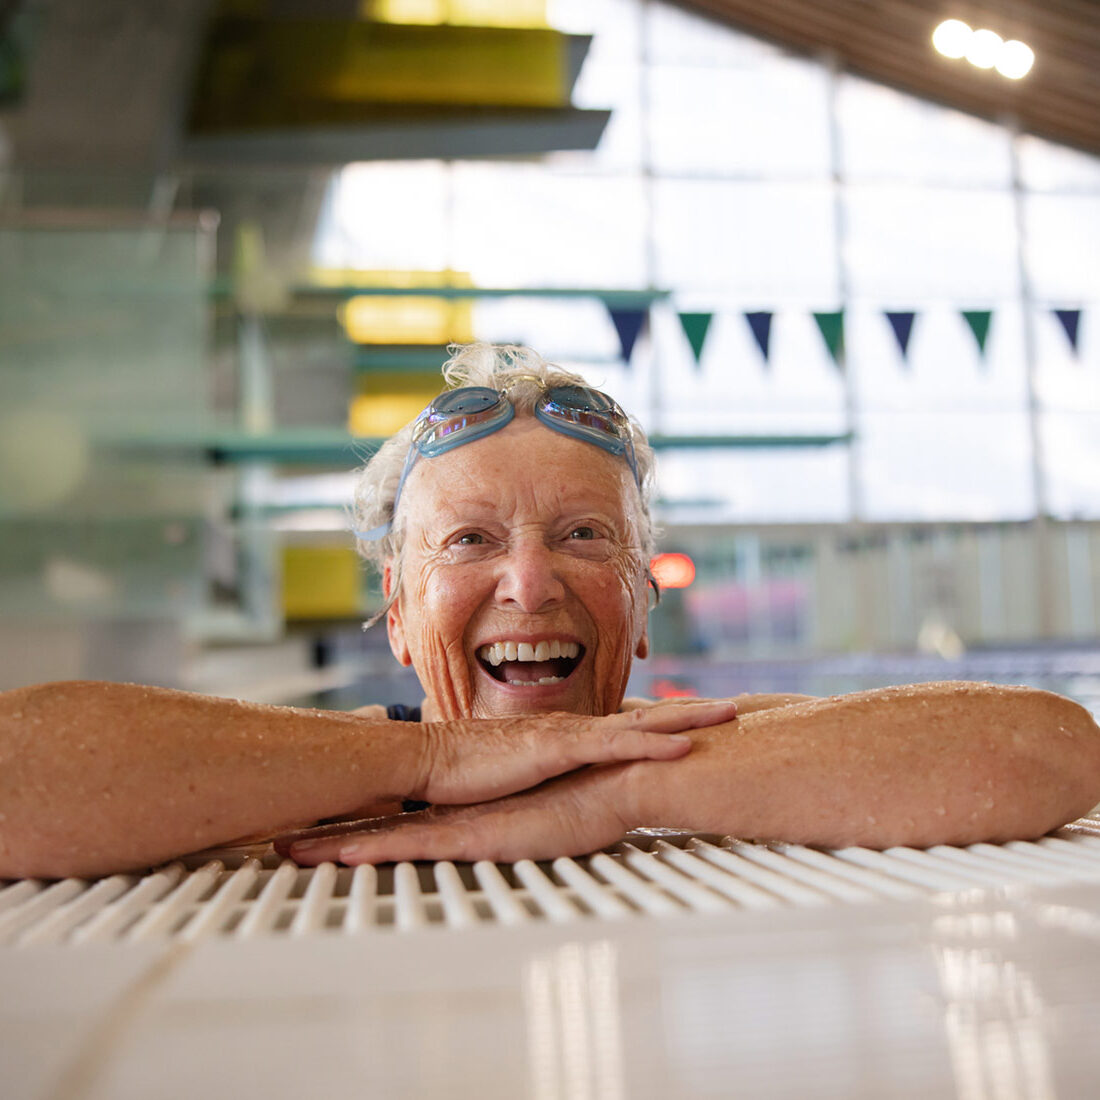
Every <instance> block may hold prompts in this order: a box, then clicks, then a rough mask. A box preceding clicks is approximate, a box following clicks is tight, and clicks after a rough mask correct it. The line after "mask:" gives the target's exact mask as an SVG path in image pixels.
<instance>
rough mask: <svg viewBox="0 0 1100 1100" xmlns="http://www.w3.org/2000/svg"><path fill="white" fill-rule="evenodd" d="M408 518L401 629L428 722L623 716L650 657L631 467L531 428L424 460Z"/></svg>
mask: <svg viewBox="0 0 1100 1100" xmlns="http://www.w3.org/2000/svg"><path fill="white" fill-rule="evenodd" d="M401 509H402V511H403V512H404V513H405V516H406V525H405V549H404V562H403V567H402V583H401V591H400V592H399V593H398V596H397V599H396V601H395V602H394V604H393V607H392V608H391V609H390V612H389V615H388V617H387V627H388V630H389V637H390V646H391V648H392V649H393V652H394V655H395V656H396V657H397V659H398V660H399V661H401V662H402V664H406V665H407V664H410V663H411V664H412V665H413V667H414V668H415V669H416V671H417V674H418V675H419V677H420V681H421V683H422V684H423V686H424V690H425V691H426V693H427V696H428V709H427V712H426V714H425V717H426V718H430V719H440V718H469V717H473V718H489V717H493V716H503V715H514V714H532V713H539V712H545V711H554V710H564V711H571V712H574V713H577V714H610V713H611V712H612V711H615V710H617V709H618V707H619V704H620V703H621V702H622V697H623V693H624V692H625V690H626V682H627V678H628V676H629V674H630V665H631V662H632V661H633V658H634V657H635V656H638V657H644V656H645V655H646V653H647V652H648V647H649V642H648V637H647V634H646V561H645V556H644V554H643V552H642V540H641V524H640V517H639V497H638V489H637V487H636V485H635V484H634V478H633V475H632V474H631V472H630V468H629V466H628V465H627V464H626V462H625V461H623V460H622V459H621V458H617V457H615V456H614V455H611V454H608V453H607V452H605V451H603V450H601V449H600V448H599V447H596V446H594V445H593V444H591V443H586V442H583V441H582V440H578V439H572V438H569V437H568V436H564V435H562V434H560V433H558V432H554V431H552V430H550V429H549V428H547V427H545V426H543V425H542V424H540V423H539V422H538V421H537V420H534V419H531V418H529V417H523V416H517V418H516V419H515V420H514V421H513V422H512V423H511V424H509V425H508V426H507V427H506V428H504V429H502V430H500V431H497V432H494V433H493V434H492V435H489V436H486V437H485V438H483V439H479V440H477V441H475V442H473V443H468V444H466V445H465V446H461V447H456V448H455V449H454V450H452V451H448V452H447V453H446V454H443V455H440V456H439V457H437V458H431V459H425V458H421V459H420V460H419V461H418V462H417V464H416V466H415V468H414V469H413V471H412V472H411V474H410V475H409V478H408V481H407V483H406V485H405V489H404V492H403V496H402V504H401ZM386 583H387V586H388V584H389V570H388V569H387V580H386Z"/></svg>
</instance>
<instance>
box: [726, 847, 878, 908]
mask: <svg viewBox="0 0 1100 1100" xmlns="http://www.w3.org/2000/svg"><path fill="white" fill-rule="evenodd" d="M731 850H736V852H737V854H738V855H740V856H743V857H744V858H745V859H747V860H751V861H752V862H753V863H756V864H758V865H759V866H761V867H766V868H768V869H769V870H771V871H774V872H775V873H776V874H778V875H782V876H783V877H784V878H787V879H790V880H791V881H792V882H797V883H799V884H800V885H802V886H805V887H806V888H807V889H808V890H810V891H812V892H813V893H814V894H815V895H816V894H823V895H825V897H827V898H833V899H834V900H836V901H849V902H863V901H870V900H871V899H872V898H873V897H874V895H873V894H871V893H869V892H868V891H867V890H865V889H864V888H863V887H862V886H854V885H852V883H850V882H848V881H846V880H845V879H843V878H838V877H837V876H836V875H827V874H824V873H822V872H821V871H819V870H818V869H817V868H816V867H810V866H807V865H806V864H803V863H799V862H798V861H797V860H793V859H791V858H790V856H788V855H787V854H786V853H785V852H781V851H778V850H776V849H774V848H772V847H770V846H767V845H764V844H744V843H741V844H738V845H737V846H736V849H734V848H733V846H732V845H731Z"/></svg>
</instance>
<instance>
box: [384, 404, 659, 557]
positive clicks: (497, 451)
mask: <svg viewBox="0 0 1100 1100" xmlns="http://www.w3.org/2000/svg"><path fill="white" fill-rule="evenodd" d="M403 509H404V510H405V512H406V516H407V517H408V521H409V522H410V523H412V524H415V525H416V526H417V527H424V526H426V525H431V524H433V523H434V521H435V520H437V519H441V518H444V517H447V518H450V517H453V516H454V515H455V514H456V512H461V511H466V512H468V511H470V510H471V509H474V510H477V511H478V512H481V513H486V514H489V513H493V512H496V513H499V514H500V516H501V518H505V517H508V516H513V517H515V518H517V519H519V518H524V519H525V520H526V521H535V520H545V521H552V520H553V519H554V518H556V517H557V516H559V515H564V514H572V513H574V512H578V513H580V512H585V511H595V512H598V513H599V514H600V515H603V516H606V517H608V518H611V519H615V520H616V521H617V523H618V524H619V525H620V526H622V527H623V529H624V530H623V534H624V535H630V536H631V537H632V539H636V538H637V537H638V531H639V527H638V525H639V522H640V520H641V498H640V496H639V493H638V489H637V486H636V484H635V482H634V476H633V474H632V472H631V470H630V467H629V465H628V464H627V463H626V461H625V460H624V459H623V458H621V457H619V456H616V455H612V454H609V453H608V452H606V451H604V450H602V449H601V448H600V447H597V446H595V445H594V444H592V443H588V442H586V441H584V440H580V439H575V438H572V437H570V436H567V435H563V434H561V433H560V432H555V431H553V430H552V429H550V428H548V427H546V426H545V425H544V424H541V423H540V422H539V421H538V420H536V419H534V417H533V416H529V415H527V414H525V413H522V412H518V413H517V414H516V418H515V420H513V421H512V422H511V423H510V424H509V425H508V426H507V427H505V428H502V429H501V430H500V431H497V432H494V433H493V434H492V435H488V436H485V437H483V438H481V439H477V440H474V441H473V442H471V443H466V444H463V445H462V446H461V447H455V448H454V449H453V450H451V451H447V452H446V453H444V454H441V455H438V456H437V457H435V458H422V459H421V460H420V461H418V462H417V463H416V465H415V466H414V468H413V470H412V471H411V473H410V474H409V478H408V481H407V482H406V485H405V490H404V500H403Z"/></svg>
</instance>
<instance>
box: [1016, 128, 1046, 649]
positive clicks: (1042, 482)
mask: <svg viewBox="0 0 1100 1100" xmlns="http://www.w3.org/2000/svg"><path fill="white" fill-rule="evenodd" d="M1008 131H1009V151H1010V156H1011V163H1012V209H1013V214H1014V216H1015V223H1016V225H1015V228H1016V264H1017V269H1018V272H1019V280H1020V310H1021V313H1022V315H1023V316H1022V324H1023V341H1024V371H1025V378H1026V385H1027V428H1028V440H1029V443H1030V450H1031V491H1032V497H1033V503H1034V509H1035V518H1034V520H1033V523H1032V530H1033V533H1034V539H1033V541H1034V547H1035V591H1036V600H1037V603H1038V622H1037V624H1036V625H1037V628H1038V633H1039V637H1041V638H1050V637H1052V636H1053V635H1054V633H1055V628H1054V624H1055V618H1056V615H1055V611H1056V609H1055V607H1054V574H1053V570H1054V562H1053V551H1052V547H1051V528H1050V501H1049V499H1048V495H1047V480H1046V476H1045V470H1044V467H1045V461H1044V460H1045V455H1044V452H1043V433H1042V422H1041V417H1042V407H1041V405H1040V402H1039V388H1038V382H1037V374H1038V350H1037V342H1036V336H1035V293H1034V289H1033V287H1032V285H1031V272H1030V268H1029V266H1028V259H1027V206H1026V201H1025V200H1026V195H1025V193H1024V184H1023V176H1022V174H1021V171H1020V131H1019V126H1018V124H1017V122H1016V120H1015V119H1010V120H1009V121H1008Z"/></svg>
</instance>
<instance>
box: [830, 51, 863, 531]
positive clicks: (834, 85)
mask: <svg viewBox="0 0 1100 1100" xmlns="http://www.w3.org/2000/svg"><path fill="white" fill-rule="evenodd" d="M824 66H825V71H826V74H827V87H828V121H829V161H830V174H831V178H832V189H833V227H834V237H835V240H836V288H837V298H838V299H839V306H840V309H842V310H845V311H846V310H847V308H848V304H849V297H850V279H849V276H848V263H847V258H846V256H847V249H848V218H847V211H846V210H845V206H844V160H843V152H842V149H841V139H840V120H839V118H838V117H837V103H836V99H837V92H838V90H839V87H840V63H839V60H838V58H837V56H836V54H835V53H827V54H825V56H824ZM846 345H847V341H846V340H845V341H843V342H842V343H841V345H840V348H839V354H838V355H837V367H838V368H839V370H840V374H841V378H842V381H843V383H844V424H845V431H847V432H848V433H849V437H850V438H849V442H848V516H849V520H850V521H851V522H852V523H860V522H861V521H862V520H863V518H864V515H863V513H864V502H863V487H862V484H861V480H860V471H859V460H860V444H859V434H858V432H857V431H856V426H857V421H858V419H859V403H858V400H857V397H856V385H855V379H854V378H853V377H852V373H851V371H850V370H849V369H848V350H847V346H846Z"/></svg>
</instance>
